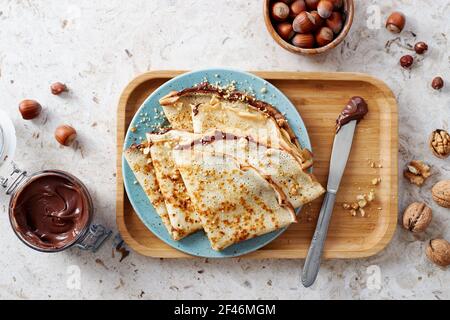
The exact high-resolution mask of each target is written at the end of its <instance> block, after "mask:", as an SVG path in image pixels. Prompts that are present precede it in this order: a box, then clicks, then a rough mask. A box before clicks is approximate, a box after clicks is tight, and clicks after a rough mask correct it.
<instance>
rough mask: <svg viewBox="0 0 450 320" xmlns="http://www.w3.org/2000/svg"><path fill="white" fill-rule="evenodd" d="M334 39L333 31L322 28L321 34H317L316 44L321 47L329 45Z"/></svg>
mask: <svg viewBox="0 0 450 320" xmlns="http://www.w3.org/2000/svg"><path fill="white" fill-rule="evenodd" d="M333 38H334V34H333V31H332V30H331V29H330V28H328V27H322V28H320V30H319V32H317V34H316V42H317V44H318V45H319V46H320V47H323V46H326V45H327V44H329V43H330V42H331V41H333Z"/></svg>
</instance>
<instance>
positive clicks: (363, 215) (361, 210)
mask: <svg viewBox="0 0 450 320" xmlns="http://www.w3.org/2000/svg"><path fill="white" fill-rule="evenodd" d="M359 213H360V214H361V217H365V216H366V212H365V211H364V209H363V208H359Z"/></svg>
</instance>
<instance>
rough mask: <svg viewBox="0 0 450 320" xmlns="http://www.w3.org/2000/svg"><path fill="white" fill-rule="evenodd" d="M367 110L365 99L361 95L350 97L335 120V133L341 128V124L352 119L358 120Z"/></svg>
mask: <svg viewBox="0 0 450 320" xmlns="http://www.w3.org/2000/svg"><path fill="white" fill-rule="evenodd" d="M367 112H369V109H368V108H367V103H366V101H365V100H364V99H363V98H361V97H358V96H356V97H352V98H351V99H350V100H349V101H348V103H347V105H346V106H345V108H344V110H342V112H341V114H340V115H339V117H338V118H337V120H336V133H338V132H339V130H341V128H342V126H344V125H346V124H347V123H349V122H350V121H352V120H357V121H360V120H362V118H364V116H365V115H366V114H367Z"/></svg>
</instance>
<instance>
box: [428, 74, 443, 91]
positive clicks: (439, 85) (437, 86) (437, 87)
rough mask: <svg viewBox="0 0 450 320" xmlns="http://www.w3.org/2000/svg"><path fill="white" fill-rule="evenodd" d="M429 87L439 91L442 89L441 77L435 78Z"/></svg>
mask: <svg viewBox="0 0 450 320" xmlns="http://www.w3.org/2000/svg"><path fill="white" fill-rule="evenodd" d="M431 87H432V88H433V89H434V90H441V89H442V88H443V87H444V79H442V78H441V77H435V78H434V79H433V81H432V82H431Z"/></svg>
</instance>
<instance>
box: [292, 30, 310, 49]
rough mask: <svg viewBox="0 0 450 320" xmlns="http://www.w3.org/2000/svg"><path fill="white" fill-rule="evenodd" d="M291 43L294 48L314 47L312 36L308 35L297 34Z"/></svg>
mask: <svg viewBox="0 0 450 320" xmlns="http://www.w3.org/2000/svg"><path fill="white" fill-rule="evenodd" d="M291 41H292V44H293V45H294V46H296V47H299V48H305V49H309V48H313V47H314V36H313V35H312V34H310V33H306V34H301V33H298V34H296V35H295V36H294V37H293V38H292V40H291Z"/></svg>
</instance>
